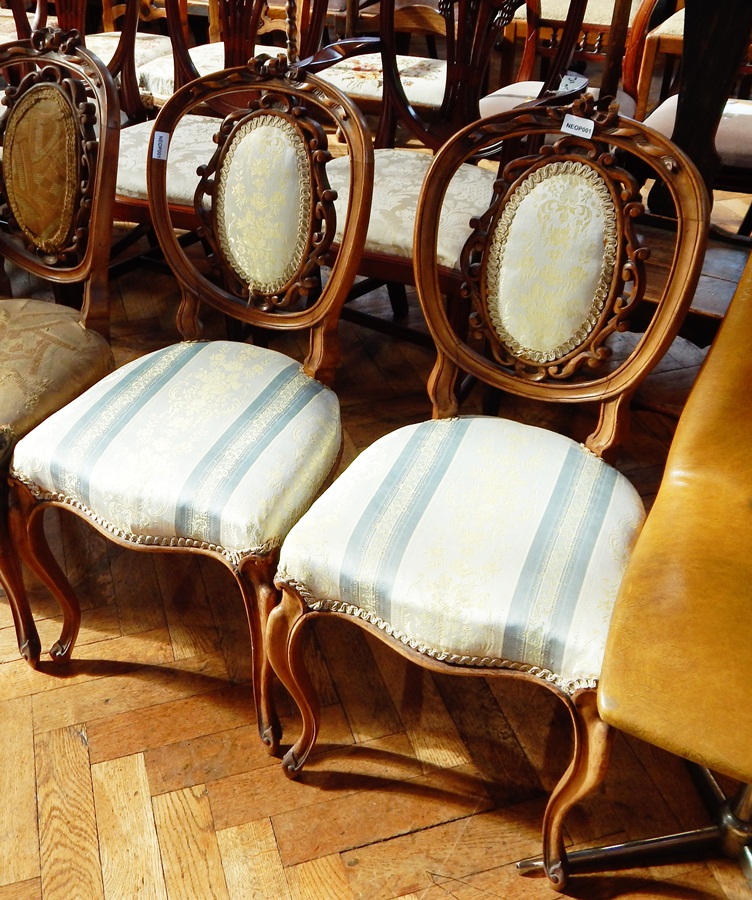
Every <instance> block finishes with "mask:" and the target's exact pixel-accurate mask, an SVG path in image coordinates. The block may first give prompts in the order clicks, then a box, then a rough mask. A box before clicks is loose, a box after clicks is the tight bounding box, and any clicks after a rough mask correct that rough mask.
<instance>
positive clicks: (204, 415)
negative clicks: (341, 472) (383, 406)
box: [12, 341, 341, 562]
mask: <svg viewBox="0 0 752 900" xmlns="http://www.w3.org/2000/svg"><path fill="white" fill-rule="evenodd" d="M340 444H341V427H340V419H339V403H338V401H337V398H336V395H335V394H334V393H333V392H332V391H331V390H329V389H328V388H326V387H324V386H323V385H321V384H320V383H319V382H317V381H316V380H315V379H313V378H310V377H308V376H307V375H306V374H305V373H304V372H303V370H302V368H301V366H300V365H299V363H297V362H295V361H294V360H291V359H290V358H289V357H288V356H285V355H284V354H281V353H276V352H274V351H270V350H266V349H260V348H258V347H253V346H249V345H247V344H241V343H234V342H230V341H211V342H196V343H181V344H176V345H174V346H172V347H168V348H166V349H164V350H159V351H157V352H156V353H152V354H149V355H148V356H145V357H141V358H140V359H137V360H135V361H134V362H132V363H130V364H128V365H126V366H124V367H123V368H121V369H118V370H117V371H115V372H114V373H112V375H110V376H108V377H107V378H105V379H103V380H102V381H100V382H99V383H98V384H96V385H95V386H94V387H93V388H91V389H90V390H89V391H87V392H86V393H85V394H83V395H82V396H81V397H79V398H78V399H76V400H75V401H73V402H72V403H70V404H69V405H68V406H66V407H64V408H63V409H62V410H60V412H58V413H57V414H55V415H53V416H51V417H50V418H48V419H47V420H46V421H45V422H43V423H42V424H41V425H40V426H38V427H37V428H36V429H34V430H33V431H31V432H30V433H29V434H28V435H27V436H26V437H25V438H24V439H23V440H22V441H20V442H19V444H18V445H17V447H16V451H15V454H14V458H13V466H12V472H13V474H14V475H15V477H16V478H18V479H20V480H21V481H23V482H25V483H26V484H28V485H29V486H30V487H31V489H32V491H33V492H34V493H35V494H37V496H41V497H48V498H55V499H58V500H63V501H64V502H66V503H69V504H71V505H73V506H76V507H78V508H79V509H82V510H84V511H86V512H87V513H88V514H89V515H90V516H91V517H92V518H93V519H94V520H95V521H97V522H98V523H99V524H100V525H101V526H102V527H104V528H106V529H108V530H109V531H111V532H112V533H114V534H116V535H118V536H119V537H122V538H124V539H126V540H131V541H136V542H139V543H154V544H163V545H175V544H186V545H189V546H204V547H212V548H215V549H217V550H218V551H219V552H221V553H223V554H224V555H225V556H226V557H227V558H228V559H229V560H230V561H233V562H237V561H239V560H240V559H242V558H243V557H244V556H246V555H248V554H252V553H264V552H267V551H268V550H270V549H272V548H274V547H277V546H279V544H280V543H281V541H282V539H283V537H284V536H285V534H286V533H287V531H288V530H289V529H290V527H291V526H292V524H293V523H294V522H295V521H296V520H297V519H298V518H299V517H300V516H301V515H302V514H303V512H304V511H305V510H306V509H307V508H308V506H309V505H310V503H311V500H312V499H313V497H315V496H316V494H317V492H318V491H319V490H320V488H321V486H322V485H323V483H324V481H325V480H326V478H327V476H328V475H329V474H330V472H331V470H332V468H333V467H334V465H335V464H336V461H337V459H338V455H339V450H340Z"/></svg>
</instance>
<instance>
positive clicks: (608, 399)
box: [415, 97, 707, 453]
mask: <svg viewBox="0 0 752 900" xmlns="http://www.w3.org/2000/svg"><path fill="white" fill-rule="evenodd" d="M565 115H570V116H571V115H574V122H573V124H574V128H575V129H576V130H577V131H578V132H579V133H580V134H584V133H586V132H587V130H588V129H589V128H592V129H594V132H593V136H592V138H588V137H586V136H579V135H575V134H564V133H562V132H561V127H562V124H563V120H564V117H565ZM521 139H525V143H524V144H518V147H520V148H521V150H519V151H518V152H515V153H514V154H511V155H512V156H513V157H516V158H512V159H511V161H508V162H505V163H502V164H501V165H500V167H499V172H498V179H497V181H496V182H495V184H494V189H493V196H492V197H491V198H489V200H490V203H489V207H488V209H487V210H486V212H485V213H484V214H483V215H482V216H479V217H478V218H477V219H474V220H473V221H472V222H471V223H470V224H471V228H472V234H471V236H470V237H469V239H468V241H467V243H466V244H465V247H464V249H463V252H462V256H461V269H462V275H463V277H464V288H463V290H464V293H465V296H466V298H467V299H468V300H469V302H470V305H471V312H470V315H469V323H468V321H467V319H465V325H464V326H463V327H464V331H463V328H460V329H459V330H456V329H455V328H453V326H452V321H453V320H454V319H455V318H456V316H453V315H452V314H451V313H448V312H447V311H446V310H445V308H444V306H443V305H442V301H441V298H440V295H439V293H438V282H437V278H436V272H435V270H436V251H435V246H436V233H435V232H436V228H435V223H436V222H438V221H439V217H440V213H441V206H442V200H443V193H444V187H443V185H444V184H445V179H447V180H448V179H449V178H451V175H452V173H453V172H454V171H455V170H456V166H457V165H459V164H461V163H462V162H464V161H467V160H469V159H472V158H473V156H474V155H475V154H477V153H478V151H482V150H489V149H490V148H493V147H495V146H498V145H499V142H502V146H504V145H505V144H506V145H507V146H508V144H509V143H511V142H518V141H520V140H521ZM545 139H548V140H547V142H546V143H545V144H543V145H542V148H541V149H540V150H539V151H534V148H535V147H536V146H540V145H541V141H542V140H545ZM525 146H527V148H528V150H529V151H534V152H529V153H528V154H527V155H522V151H523V150H524V147H525ZM507 158H508V157H507ZM634 160H639V161H640V164H641V165H645V166H647V167H648V170H649V171H650V173H651V175H652V176H653V177H655V178H656V179H657V180H660V181H662V182H664V183H665V184H666V186H667V188H668V190H669V191H670V194H671V197H672V198H673V201H674V204H675V206H676V209H677V211H678V225H677V232H676V238H675V244H674V252H673V259H672V261H671V267H670V270H669V273H668V278H667V280H666V282H665V284H660V283H658V284H657V285H653V282H652V279H653V278H654V277H656V276H657V270H655V269H650V268H649V267H647V266H646V261H647V259H648V257H649V254H650V240H649V231H647V230H646V229H645V228H644V226H642V224H641V223H640V220H639V216H640V214H641V213H642V212H643V206H642V198H641V193H640V184H639V183H638V181H637V179H636V178H634V177H633V176H632V175H631V174H630V171H629V166H630V165H632V161H634ZM706 233H707V197H706V193H705V191H704V189H703V186H702V184H701V183H700V179H699V177H698V175H697V171H696V169H695V167H694V166H693V165H692V163H691V162H690V161H689V160H688V159H687V158H686V157H685V156H684V155H683V154H682V153H681V151H680V150H678V148H676V147H674V146H673V145H672V144H671V143H670V142H669V141H667V140H665V139H664V138H662V137H661V136H660V135H658V134H656V133H653V132H651V131H649V130H648V129H645V128H644V127H643V126H642V125H640V124H638V123H635V122H633V121H631V120H629V119H620V118H619V116H618V114H617V113H616V112H615V111H614V110H613V109H612V110H611V111H610V112H608V113H603V114H600V113H599V114H595V113H594V111H593V108H592V102H591V100H590V98H589V97H588V98H587V99H586V101H583V102H578V103H576V104H575V105H574V107H573V108H557V109H551V110H549V111H548V112H546V111H545V110H543V109H541V110H538V111H533V110H530V111H527V112H524V111H513V112H512V113H508V114H505V115H502V116H497V117H494V118H492V119H488V120H485V122H483V123H479V124H478V125H477V126H470V127H468V128H467V129H465V130H464V131H463V132H461V133H460V134H458V135H457V136H456V137H455V138H454V139H453V140H452V141H450V142H449V143H448V144H447V145H446V146H445V147H444V148H443V149H442V150H441V151H440V153H439V154H438V155H437V158H436V160H435V161H434V164H433V166H432V169H431V171H430V172H429V174H428V176H427V178H426V181H425V183H424V186H423V191H422V195H421V201H420V204H419V209H418V220H417V224H416V238H415V245H416V246H417V247H419V248H420V252H419V255H418V259H417V261H416V276H417V279H418V289H419V295H420V298H421V302H422V304H423V305H424V311H425V313H426V318H427V319H428V322H429V326H430V328H431V331H432V333H433V335H434V338H435V340H436V343H437V347H438V348H439V359H438V362H437V365H436V369H435V371H434V375H433V378H432V382H431V392H432V399H433V402H434V410H435V412H436V414H437V415H451V414H454V412H455V411H456V401H455V399H454V396H455V392H454V387H455V380H456V377H457V373H458V371H460V370H461V371H464V372H470V373H472V374H474V375H476V376H477V377H479V378H480V379H481V380H483V381H486V382H488V383H489V384H492V385H493V386H494V387H497V388H500V389H502V390H506V391H510V392H512V393H516V394H520V395H523V396H527V397H537V398H539V399H541V400H548V401H569V402H572V401H596V402H599V403H601V404H602V415H601V422H600V423H599V429H598V431H597V432H596V433H594V434H593V435H591V438H590V446H591V449H594V450H595V451H596V452H599V453H602V452H608V451H609V450H610V448H611V446H612V445H613V444H614V443H615V442H618V441H619V440H620V439H622V438H623V436H624V431H623V429H624V427H625V425H624V422H623V421H622V418H621V416H622V414H623V413H624V410H623V407H624V406H625V403H624V401H628V399H629V397H630V396H631V394H632V393H633V392H634V390H635V389H636V387H637V385H638V384H639V383H640V381H641V380H642V379H643V378H644V377H645V376H646V375H647V373H648V371H649V370H650V368H651V367H652V366H653V365H654V364H655V363H656V362H657V360H658V358H659V357H660V356H661V355H662V354H663V353H664V352H665V351H666V350H667V349H668V346H669V343H670V341H671V340H672V339H673V337H674V336H675V335H676V332H677V331H678V328H679V325H680V324H681V320H682V318H683V316H684V313H685V312H686V310H687V308H688V306H689V303H690V301H691V298H692V294H693V291H694V287H695V285H696V282H697V279H698V277H699V271H700V267H701V265H702V255H703V250H704V242H705V239H706ZM658 277H660V276H658ZM646 298H647V299H646ZM651 310H652V311H653V312H652V315H648V313H650V311H651ZM638 312H639V315H640V319H643V318H645V317H646V316H647V318H648V319H649V321H648V324H647V327H646V328H645V331H644V335H643V336H642V338H641V339H640V340H639V341H638V342H637V346H636V349H635V350H634V352H633V353H632V354H631V355H628V356H627V358H626V359H625V360H624V361H621V362H619V363H618V364H616V365H615V364H614V362H613V360H611V356H612V352H611V348H610V345H609V339H610V338H611V337H612V336H614V335H615V334H617V333H618V332H623V331H625V330H628V329H629V328H630V325H631V324H632V323H633V322H634V321H635V318H636V316H637V314H638ZM468 330H469V337H467V338H465V337H464V333H466V332H467V331H468Z"/></svg>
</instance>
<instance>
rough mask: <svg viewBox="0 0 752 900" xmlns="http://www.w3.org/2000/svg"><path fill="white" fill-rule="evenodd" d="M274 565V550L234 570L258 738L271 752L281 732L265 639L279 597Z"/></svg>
mask: <svg viewBox="0 0 752 900" xmlns="http://www.w3.org/2000/svg"><path fill="white" fill-rule="evenodd" d="M276 567H277V554H276V553H275V554H272V555H271V556H270V557H268V558H266V559H258V558H248V559H247V560H245V561H244V563H243V564H241V566H240V569H239V571H238V572H237V573H236V578H237V581H238V584H239V585H240V591H241V593H242V595H243V603H244V604H245V612H246V617H247V619H248V628H249V630H250V633H251V651H252V655H253V658H252V666H253V699H254V702H255V704H256V722H257V726H258V731H259V735H260V736H261V740H262V741H263V742H264V744H265V745H266V747H267V749H268V750H269V753H271V754H275V753H276V752H277V750H278V749H279V741H280V738H281V736H282V729H281V726H280V724H279V718H278V716H277V711H276V709H275V707H274V702H273V700H272V693H271V682H272V671H271V668H270V665H269V657H268V655H267V652H266V645H265V640H264V638H265V634H266V622H267V619H268V618H269V613H270V612H271V611H272V609H273V608H274V607H275V606H276V605H277V601H278V600H279V594H278V592H277V590H276V588H275V587H274V573H275V571H276Z"/></svg>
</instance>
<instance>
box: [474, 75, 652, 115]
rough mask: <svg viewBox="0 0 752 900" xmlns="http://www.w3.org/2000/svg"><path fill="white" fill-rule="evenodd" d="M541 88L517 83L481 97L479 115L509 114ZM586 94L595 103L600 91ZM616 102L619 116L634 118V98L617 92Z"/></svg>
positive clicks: (538, 83)
mask: <svg viewBox="0 0 752 900" xmlns="http://www.w3.org/2000/svg"><path fill="white" fill-rule="evenodd" d="M542 87H543V82H542V81H518V82H515V83H513V84H508V85H506V86H505V87H502V88H499V89H498V90H496V91H493V93H491V94H487V95H486V96H485V97H481V99H480V102H479V104H478V107H479V110H480V114H481V116H482V117H483V118H486V117H488V116H495V115H498V114H499V113H503V112H509V110H510V109H514V108H515V107H516V106H520V105H521V104H522V103H529V102H530V101H531V100H536V99H537V98H538V96H539V95H540V91H541V88H542ZM587 93H588V94H590V95H591V96H592V98H593V100H595V101H596V102H597V100H598V98H599V96H600V90H599V89H598V88H597V87H589V86H588V88H587ZM616 100H617V101H618V103H619V112H620V113H621V115H623V116H630V117H631V116H634V114H635V109H636V108H637V103H636V101H635V99H634V97H631V96H630V95H629V94H626V93H625V92H624V91H617V93H616Z"/></svg>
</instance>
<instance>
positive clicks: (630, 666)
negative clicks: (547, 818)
mask: <svg viewBox="0 0 752 900" xmlns="http://www.w3.org/2000/svg"><path fill="white" fill-rule="evenodd" d="M751 331H752V263H750V264H748V265H747V268H746V270H745V272H744V274H743V276H742V279H741V282H740V284H739V286H738V288H737V291H736V294H735V296H734V299H733V301H732V304H731V307H730V309H729V311H728V313H727V315H726V317H725V319H724V322H723V325H722V326H721V329H720V331H719V333H718V335H717V337H716V340H715V343H714V345H713V347H712V349H711V351H710V354H709V356H708V358H707V360H706V362H705V365H704V367H703V368H702V370H701V372H700V375H699V378H698V380H697V382H696V384H695V387H694V389H693V391H692V393H691V395H690V398H689V400H688V402H687V405H686V407H685V409H684V412H683V414H682V417H681V419H680V422H679V425H678V427H677V431H676V435H675V438H674V441H673V443H672V446H671V451H670V453H669V457H668V461H667V464H666V471H665V475H664V478H663V482H662V484H661V487H660V490H659V492H658V496H657V498H656V501H655V505H654V506H653V508H652V510H651V511H650V513H649V515H648V518H647V520H646V523H645V526H644V528H643V530H642V532H641V533H640V536H639V538H638V541H637V544H636V546H635V549H634V552H633V554H632V557H631V559H630V562H629V565H628V567H627V571H626V574H625V576H624V579H623V581H622V584H621V589H620V593H619V596H618V599H617V601H616V605H615V608H614V613H613V618H612V620H611V626H610V629H609V635H608V640H607V643H606V652H605V657H604V662H603V668H602V671H601V680H600V683H599V687H598V709H599V712H600V716H601V718H602V720H603V721H604V722H606V723H607V724H608V725H611V726H613V727H614V728H618V729H619V730H621V731H624V732H626V733H628V734H631V735H635V736H636V737H638V738H640V739H642V740H644V741H648V742H650V743H651V744H654V745H656V746H658V747H661V748H662V749H664V750H668V751H670V752H671V753H675V754H678V755H679V756H683V757H685V758H686V759H688V760H691V761H692V762H693V763H697V764H699V765H700V766H702V767H707V769H710V770H713V771H714V772H717V773H721V774H722V775H725V776H730V777H731V778H733V779H736V780H739V781H740V782H741V788H740V790H739V793H738V794H737V796H736V798H735V799H733V800H731V801H730V802H729V801H727V802H725V803H723V804H722V805H721V807H720V810H719V811H718V813H717V816H716V822H715V824H714V825H711V826H708V827H706V828H701V829H697V830H694V831H688V832H684V833H682V834H679V835H667V836H665V837H661V838H653V839H650V840H648V841H637V842H631V843H628V844H621V845H615V846H613V847H608V848H599V849H596V850H583V851H580V852H576V853H571V854H569V856H568V860H567V862H568V865H569V869H570V871H572V872H574V871H585V870H591V869H593V868H595V867H596V866H597V867H598V868H614V869H615V868H620V867H622V866H623V865H624V864H625V863H626V864H631V865H634V864H636V863H637V862H638V861H639V862H641V863H646V862H648V861H650V862H656V861H660V860H661V859H663V858H666V857H668V856H670V855H675V854H676V852H677V851H683V852H684V853H686V852H690V853H692V854H693V855H697V854H700V853H706V852H708V851H712V850H713V849H716V850H717V851H719V852H724V853H725V854H726V855H729V856H732V857H739V859H740V862H741V864H742V866H743V868H744V869H745V873H746V875H747V878H748V879H749V880H750V882H751V883H752V786H750V782H752V717H750V715H749V703H750V700H751V699H752V688H751V687H750V681H749V666H748V661H749V658H750V646H752V617H750V614H749V604H750V590H751V586H752V553H750V544H751V543H752V462H751V461H750V454H749V447H750V443H751V442H752V399H750V394H749V384H750V382H751V381H752V357H750V354H749V334H750V332H751ZM708 774H709V773H708ZM711 783H712V782H711ZM521 866H523V867H525V868H529V863H528V862H527V861H525V862H524V863H522V864H521Z"/></svg>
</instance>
